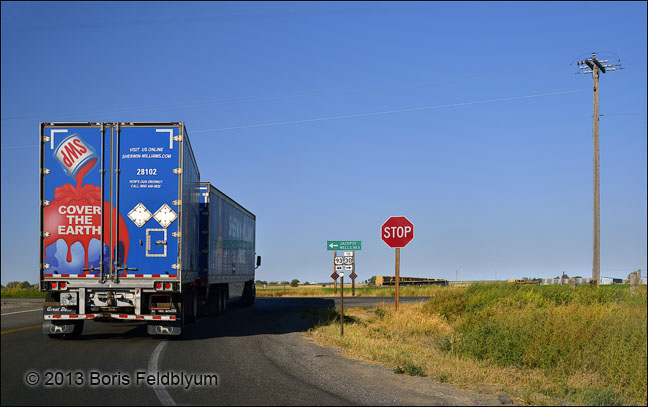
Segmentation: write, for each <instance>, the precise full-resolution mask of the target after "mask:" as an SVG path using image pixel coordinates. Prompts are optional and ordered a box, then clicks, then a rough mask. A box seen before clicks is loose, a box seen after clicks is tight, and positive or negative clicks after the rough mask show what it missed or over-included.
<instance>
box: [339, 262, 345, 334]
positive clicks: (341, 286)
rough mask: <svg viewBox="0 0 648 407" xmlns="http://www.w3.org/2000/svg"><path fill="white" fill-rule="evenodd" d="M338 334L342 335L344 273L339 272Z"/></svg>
mask: <svg viewBox="0 0 648 407" xmlns="http://www.w3.org/2000/svg"><path fill="white" fill-rule="evenodd" d="M340 336H344V273H340Z"/></svg>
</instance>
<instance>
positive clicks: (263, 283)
mask: <svg viewBox="0 0 648 407" xmlns="http://www.w3.org/2000/svg"><path fill="white" fill-rule="evenodd" d="M256 283H257V284H258V285H268V282H267V281H263V280H257V281H256Z"/></svg>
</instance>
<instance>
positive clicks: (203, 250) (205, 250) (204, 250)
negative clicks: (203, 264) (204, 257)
mask: <svg viewBox="0 0 648 407" xmlns="http://www.w3.org/2000/svg"><path fill="white" fill-rule="evenodd" d="M200 253H204V254H207V253H209V250H207V249H202V250H201V251H200Z"/></svg>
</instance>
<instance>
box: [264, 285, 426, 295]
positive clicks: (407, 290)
mask: <svg viewBox="0 0 648 407" xmlns="http://www.w3.org/2000/svg"><path fill="white" fill-rule="evenodd" d="M435 289H436V287H433V286H426V287H410V286H401V287H400V289H399V291H400V295H401V297H427V296H429V295H430V294H431V293H432V292H434V291H435ZM256 295H257V297H333V296H336V295H337V296H339V295H340V285H339V284H338V287H337V294H335V289H334V287H333V285H332V284H326V285H325V287H322V284H317V285H316V284H311V285H297V286H291V285H290V283H287V284H285V285H282V284H279V283H277V284H272V285H271V284H265V285H264V284H259V283H258V282H257V285H256ZM344 296H345V297H347V296H348V297H351V284H346V282H345V284H344ZM355 296H356V297H394V296H395V290H394V287H375V286H368V285H367V284H364V283H356V287H355Z"/></svg>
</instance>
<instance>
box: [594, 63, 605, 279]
mask: <svg viewBox="0 0 648 407" xmlns="http://www.w3.org/2000/svg"><path fill="white" fill-rule="evenodd" d="M592 71H593V72H592V78H594V120H593V123H592V128H593V135H592V137H593V139H594V247H593V250H592V252H593V259H592V280H593V281H595V283H594V284H597V285H598V283H599V282H600V281H601V230H600V227H601V206H600V199H601V191H600V186H601V181H600V178H599V93H598V87H599V68H598V66H597V65H596V64H595V65H594V68H593V69H592ZM603 72H605V69H603Z"/></svg>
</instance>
